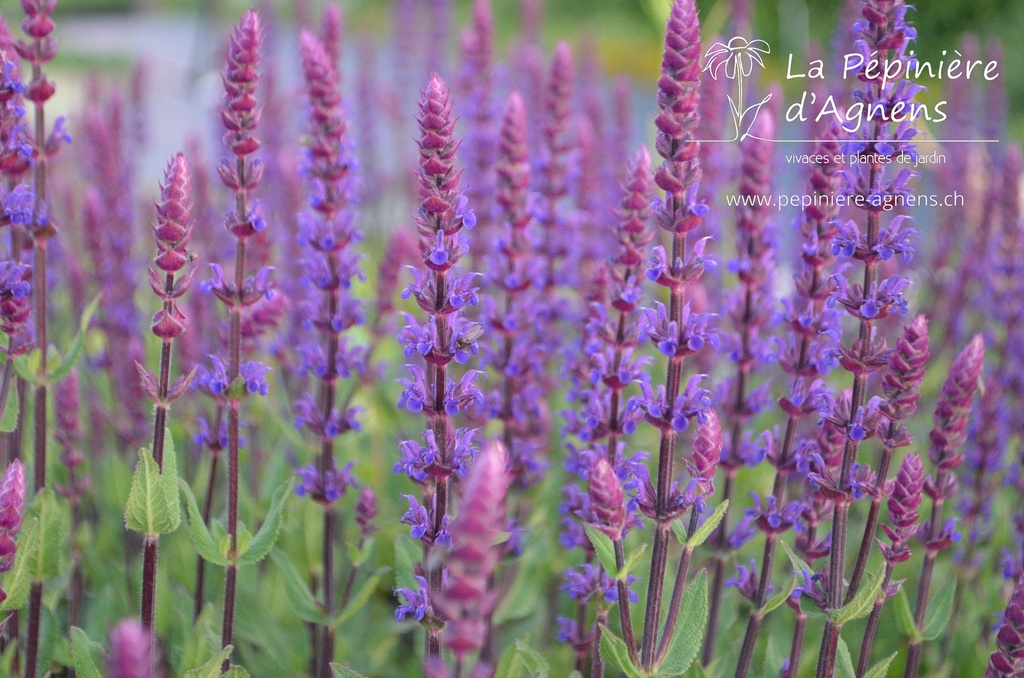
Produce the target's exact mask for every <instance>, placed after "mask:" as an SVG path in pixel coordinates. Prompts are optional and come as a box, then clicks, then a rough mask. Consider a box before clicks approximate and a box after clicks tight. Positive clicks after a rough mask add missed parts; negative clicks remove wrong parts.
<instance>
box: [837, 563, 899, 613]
mask: <svg viewBox="0 0 1024 678" xmlns="http://www.w3.org/2000/svg"><path fill="white" fill-rule="evenodd" d="M882 567H883V568H884V567H885V566H884V565H883V566H882ZM882 579H883V577H882V570H879V571H878V574H875V575H872V574H870V573H869V574H868V577H867V580H866V581H865V582H864V583H863V584H862V585H861V588H860V590H859V591H857V594H856V595H855V596H854V597H853V599H852V600H851V601H850V602H848V603H847V604H846V605H843V606H842V607H841V608H839V609H838V610H832V611H831V612H830V613H829V616H830V617H831V618H832V621H834V622H835V623H836V624H839V625H840V626H842V625H843V624H845V623H847V622H850V621H853V620H854V619H860V618H861V617H866V616H868V614H869V613H870V612H871V608H873V607H874V606H875V600H876V599H877V598H878V592H879V591H881V590H882Z"/></svg>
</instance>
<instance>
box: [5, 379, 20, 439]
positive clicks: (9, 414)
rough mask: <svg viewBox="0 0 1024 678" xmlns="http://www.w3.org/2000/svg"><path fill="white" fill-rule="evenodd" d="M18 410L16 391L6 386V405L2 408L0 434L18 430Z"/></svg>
mask: <svg viewBox="0 0 1024 678" xmlns="http://www.w3.org/2000/svg"><path fill="white" fill-rule="evenodd" d="M20 409H21V406H20V405H18V393H17V391H15V390H14V389H13V388H10V386H8V391H7V404H6V405H5V406H4V414H3V417H2V418H0V433H10V432H11V431H13V430H14V429H16V428H18V413H19V411H20Z"/></svg>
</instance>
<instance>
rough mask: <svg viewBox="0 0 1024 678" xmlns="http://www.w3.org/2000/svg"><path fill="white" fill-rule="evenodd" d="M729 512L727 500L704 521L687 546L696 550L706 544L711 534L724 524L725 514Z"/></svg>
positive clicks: (687, 541)
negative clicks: (720, 524) (719, 525)
mask: <svg viewBox="0 0 1024 678" xmlns="http://www.w3.org/2000/svg"><path fill="white" fill-rule="evenodd" d="M728 510H729V500H728V499H726V500H725V501H723V502H722V503H721V504H719V505H718V506H717V507H715V512H714V513H712V514H711V516H710V517H708V519H707V520H705V521H704V524H703V525H701V526H700V527H698V528H697V529H696V530H695V531H694V533H693V536H692V537H690V538H689V539H687V540H686V542H685V543H686V546H687V547H688V548H691V549H695V548H697V547H698V546H700V545H701V544H703V543H704V542H706V541H707V540H708V537H710V536H711V533H712V532H714V531H715V528H716V527H718V524H719V523H721V522H722V519H723V518H725V512H726V511H728ZM676 534H677V535H678V534H679V533H678V532H677V533H676Z"/></svg>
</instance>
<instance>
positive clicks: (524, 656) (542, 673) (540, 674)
mask: <svg viewBox="0 0 1024 678" xmlns="http://www.w3.org/2000/svg"><path fill="white" fill-rule="evenodd" d="M515 648H516V657H518V658H519V661H520V662H522V664H523V667H524V668H525V669H526V672H527V674H528V675H529V676H530V677H531V678H548V676H549V675H550V673H551V667H550V666H549V665H548V662H547V660H545V659H544V657H542V656H541V655H540V653H539V652H537V651H536V650H534V649H533V648H531V647H530V646H529V645H527V644H526V643H525V642H524V641H523V640H521V639H520V640H517V641H516V644H515Z"/></svg>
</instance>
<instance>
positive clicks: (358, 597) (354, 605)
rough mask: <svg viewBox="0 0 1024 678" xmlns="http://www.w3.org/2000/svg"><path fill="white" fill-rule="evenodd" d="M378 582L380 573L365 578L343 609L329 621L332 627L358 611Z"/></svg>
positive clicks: (337, 625) (339, 624) (368, 598)
mask: <svg viewBox="0 0 1024 678" xmlns="http://www.w3.org/2000/svg"><path fill="white" fill-rule="evenodd" d="M378 583H380V575H379V574H375V575H372V576H370V577H369V578H367V580H366V581H365V582H363V585H362V586H360V587H359V590H358V591H356V593H355V595H353V596H352V597H351V598H349V601H348V604H347V605H346V606H345V609H344V610H342V611H341V613H340V614H338V616H336V617H335V618H334V621H332V622H331V626H332V627H333V628H337V627H339V626H341V625H342V624H344V623H345V622H347V621H348V620H349V619H351V618H352V616H353V615H354V614H355V613H357V612H359V610H361V609H362V608H363V606H364V605H366V603H367V602H368V601H369V600H370V596H372V595H373V592H374V591H376V590H377V584H378Z"/></svg>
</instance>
